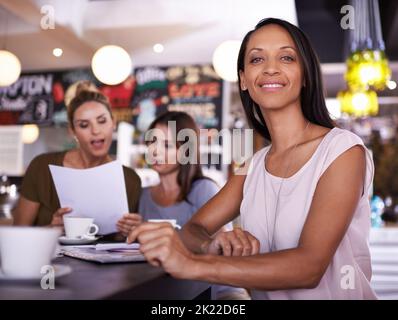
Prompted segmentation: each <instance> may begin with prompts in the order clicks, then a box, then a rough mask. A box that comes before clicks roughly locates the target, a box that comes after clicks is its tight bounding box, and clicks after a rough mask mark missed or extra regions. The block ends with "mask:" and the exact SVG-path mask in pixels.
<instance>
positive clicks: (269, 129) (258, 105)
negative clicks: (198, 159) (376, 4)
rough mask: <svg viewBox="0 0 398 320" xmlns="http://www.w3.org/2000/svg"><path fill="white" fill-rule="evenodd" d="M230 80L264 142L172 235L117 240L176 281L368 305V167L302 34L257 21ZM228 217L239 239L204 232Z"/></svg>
mask: <svg viewBox="0 0 398 320" xmlns="http://www.w3.org/2000/svg"><path fill="white" fill-rule="evenodd" d="M238 73H239V84H240V95H241V99H242V103H243V106H244V108H245V111H246V114H247V117H248V119H249V121H250V123H251V125H252V126H253V128H254V129H255V130H256V131H257V132H258V133H260V134H261V135H263V136H264V137H266V138H268V139H269V140H270V141H271V145H270V146H268V147H265V148H264V149H262V150H260V151H258V152H257V153H256V154H255V155H254V156H253V158H252V159H251V161H250V165H249V166H250V169H249V171H248V173H247V174H243V172H238V173H237V174H236V175H235V176H233V177H232V178H231V179H230V180H229V181H228V183H227V184H226V185H225V187H224V188H223V189H222V190H221V191H220V192H219V193H218V194H217V195H216V196H215V197H213V198H212V199H211V200H210V201H209V202H208V203H207V204H206V205H205V206H204V207H202V208H201V209H200V210H199V211H198V212H197V213H196V214H195V215H194V216H193V217H192V219H191V220H190V221H189V222H188V223H187V224H186V225H185V226H184V228H183V230H182V233H181V236H179V235H178V234H177V233H176V232H175V230H174V229H173V228H171V227H170V226H169V225H167V224H152V223H144V224H142V225H140V226H139V227H137V228H135V229H134V230H133V231H132V232H131V233H130V235H129V237H128V240H129V241H134V240H136V239H138V240H139V242H140V243H141V251H142V252H143V253H144V254H145V256H146V258H147V259H148V261H149V262H150V263H151V264H153V265H157V266H161V267H163V268H164V269H165V270H166V271H167V272H169V273H170V274H171V275H172V276H174V277H176V278H183V279H196V280H203V281H208V282H213V283H221V284H227V285H232V286H238V287H244V288H250V289H251V294H252V297H253V298H254V299H373V298H375V294H374V292H373V290H372V289H371V287H370V278H371V263H370V253H369V247H368V243H367V238H368V234H369V229H370V207H369V202H368V194H369V190H370V186H371V182H372V179H373V163H372V160H371V156H370V153H369V151H368V150H367V149H366V147H365V146H364V144H363V142H362V141H361V139H360V138H359V137H357V136H356V135H354V134H353V133H351V132H349V131H346V130H342V129H339V128H336V127H335V126H334V124H333V122H332V120H331V119H330V117H329V114H328V112H327V109H326V106H325V100H324V97H323V91H322V81H321V71H320V67H319V62H318V59H317V57H316V54H315V52H314V50H313V49H312V47H311V44H310V43H309V41H308V39H307V37H306V36H305V35H304V34H303V32H302V31H301V30H300V29H298V28H297V27H295V26H293V25H291V24H290V23H288V22H286V21H283V20H279V19H265V20H262V21H260V23H259V24H258V25H257V26H256V28H255V29H254V30H253V31H250V32H249V33H248V34H247V35H246V36H245V38H244V39H243V42H242V46H241V49H240V53H239V57H238ZM239 214H240V216H241V221H242V227H243V230H245V231H243V230H240V229H236V230H234V231H232V232H226V233H219V234H216V235H215V236H213V235H214V234H215V232H216V231H217V230H219V228H220V227H221V226H223V225H225V224H226V223H227V222H228V221H231V220H233V219H234V218H236V217H237V216H238V215H239ZM217 254H218V255H217ZM220 254H222V255H220Z"/></svg>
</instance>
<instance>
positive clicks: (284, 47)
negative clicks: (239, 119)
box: [279, 46, 297, 51]
mask: <svg viewBox="0 0 398 320" xmlns="http://www.w3.org/2000/svg"><path fill="white" fill-rule="evenodd" d="M279 49H292V50H294V51H297V50H296V48H294V47H292V46H283V47H280V48H279Z"/></svg>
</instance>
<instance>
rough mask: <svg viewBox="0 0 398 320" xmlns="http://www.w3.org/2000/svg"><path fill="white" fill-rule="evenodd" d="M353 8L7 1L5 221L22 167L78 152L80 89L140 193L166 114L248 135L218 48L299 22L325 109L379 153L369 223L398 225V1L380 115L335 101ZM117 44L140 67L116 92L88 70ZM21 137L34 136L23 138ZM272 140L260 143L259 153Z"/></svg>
mask: <svg viewBox="0 0 398 320" xmlns="http://www.w3.org/2000/svg"><path fill="white" fill-rule="evenodd" d="M348 3H349V1H341V0H334V1H332V0H330V1H327V0H321V1H311V0H296V1H293V0H279V1H263V0H247V1H239V0H217V1H213V0H201V1H193V0H185V1H180V0H146V1H135V0H102V1H99V0H71V1H60V0H18V1H13V0H0V39H1V42H0V45H1V46H2V49H6V50H7V51H10V52H12V53H13V54H14V55H15V56H16V57H18V60H19V61H20V63H21V67H22V70H21V74H20V76H19V78H18V80H17V81H16V82H15V83H13V84H12V85H10V86H3V87H0V137H1V139H0V150H1V151H0V154H1V155H0V174H1V175H2V176H3V177H2V187H1V189H0V196H1V197H2V198H1V202H0V209H1V210H0V217H1V218H3V219H4V218H11V216H10V208H11V207H12V205H13V204H15V201H16V198H17V194H18V192H17V190H18V187H19V185H20V183H21V180H22V177H23V173H24V170H25V169H26V166H27V165H28V164H29V162H30V161H31V160H32V159H33V158H34V157H35V156H36V155H38V154H41V153H44V152H52V151H58V150H65V149H68V148H72V147H73V146H74V140H73V139H72V137H71V136H70V135H69V133H68V129H67V125H66V122H67V121H66V111H65V103H64V101H65V99H67V98H68V88H70V86H73V84H74V83H75V82H76V81H79V80H82V79H88V80H91V81H93V82H95V83H96V84H97V85H98V86H99V87H100V89H101V90H102V91H103V92H104V93H106V95H107V96H108V97H109V98H110V100H111V103H112V107H113V113H114V115H115V118H116V119H117V121H118V124H119V125H118V129H117V130H116V131H115V133H114V142H113V145H112V148H111V153H112V154H113V155H114V156H115V157H116V158H118V159H119V160H121V161H122V162H123V163H124V164H126V165H128V166H131V167H133V168H135V169H136V170H137V172H138V173H139V175H140V176H141V179H142V181H143V184H144V186H145V185H150V184H153V183H156V180H157V177H156V174H154V172H153V171H151V170H150V169H149V168H148V167H147V166H146V164H145V161H144V153H145V145H144V144H143V138H142V133H143V132H144V131H145V129H146V128H147V126H148V124H149V123H150V121H151V120H152V119H153V118H154V117H155V115H157V114H159V113H160V112H162V111H164V110H186V111H187V112H189V113H191V114H192V115H193V116H194V117H195V119H196V120H197V122H198V123H199V125H200V126H201V128H207V129H212V128H215V129H218V130H220V129H222V128H228V129H231V130H232V129H244V128H247V127H248V126H247V122H246V120H245V117H244V113H243V109H242V106H241V102H240V100H239V93H238V87H237V83H236V81H227V80H224V79H223V78H222V77H220V75H219V74H218V73H217V72H216V70H214V68H215V66H214V65H213V54H214V52H215V49H216V48H217V47H218V46H219V45H220V44H221V43H222V42H224V41H229V40H233V41H236V40H240V39H242V37H243V35H244V34H245V33H246V32H247V31H248V30H250V29H252V28H253V27H254V26H255V24H256V23H257V22H258V21H259V20H260V19H262V18H264V17H269V16H274V17H280V18H283V19H286V20H288V21H290V22H292V23H294V24H297V25H298V26H300V27H301V28H302V29H303V30H304V31H305V32H306V33H307V34H308V35H309V37H310V39H311V41H312V42H313V44H314V46H315V49H316V51H317V53H318V54H319V58H320V61H321V65H322V74H323V79H324V86H325V93H326V98H327V106H328V108H329V111H330V112H331V114H332V115H333V117H334V118H335V119H336V121H337V123H338V124H339V125H340V126H341V127H343V128H347V129H350V130H352V131H353V132H355V133H356V134H358V135H359V136H361V137H362V139H363V140H364V141H365V143H366V144H367V146H368V147H369V148H370V149H371V150H372V152H373V156H374V160H375V165H376V172H375V181H374V186H373V190H374V192H373V195H372V197H371V201H372V226H373V227H374V229H380V230H381V229H386V228H389V227H392V228H390V230H391V229H393V228H394V227H395V226H396V225H397V222H398V160H397V159H398V130H397V125H398V88H397V86H396V81H398V41H397V34H398V19H397V17H398V1H395V0H380V1H379V6H380V21H381V29H382V37H383V40H384V43H385V50H384V52H385V55H386V57H387V58H388V67H389V69H390V70H391V75H390V77H389V81H388V85H387V86H385V87H384V88H382V89H380V90H377V101H378V111H377V113H373V114H369V115H365V114H364V115H360V116H355V115H353V114H346V113H345V112H343V111H344V110H342V105H341V100H339V99H338V95H339V92H344V90H346V89H347V83H346V80H345V77H344V75H345V72H346V59H347V57H349V55H350V43H349V36H348V30H346V29H344V28H342V25H341V19H342V17H343V16H344V13H342V12H341V9H342V7H343V6H345V5H346V4H348ZM51 19H53V20H51ZM110 44H112V45H117V46H120V47H122V48H123V49H124V50H125V51H126V52H127V53H128V55H129V56H130V58H131V61H132V68H131V69H132V71H131V73H130V75H128V77H127V79H126V80H124V81H123V82H122V83H120V84H117V85H109V84H104V83H102V82H101V81H99V80H98V79H97V78H96V77H95V76H94V74H93V71H92V69H91V60H92V57H93V55H94V53H95V52H96V51H97V50H98V49H99V48H101V47H103V46H105V45H110ZM232 51H233V50H232ZM224 60H226V61H228V57H227V56H225V57H224ZM1 72H2V71H1V70H0V73H1ZM21 132H22V133H23V134H27V136H25V137H24V139H23V140H22V138H20V137H22V134H21ZM126 136H127V138H126ZM16 137H19V138H18V139H17V138H16ZM118 137H124V138H122V139H121V138H118ZM16 139H17V140H16ZM29 140H30V141H29ZM201 143H203V146H202V147H201V152H202V156H203V157H204V158H211V157H210V155H212V154H213V156H214V155H215V156H216V157H217V156H220V154H222V150H223V148H225V147H227V146H225V145H221V144H220V141H217V139H215V138H214V136H213V135H212V134H211V133H209V134H208V136H206V137H204V138H203V139H201ZM264 143H265V142H264V141H263V140H261V138H259V137H257V136H255V137H254V147H255V150H257V149H259V148H261V147H262V146H264ZM232 167H233V164H232V165H224V164H221V165H211V164H209V165H204V169H205V172H206V174H208V175H209V176H211V177H212V178H213V179H215V180H216V181H217V182H219V184H221V185H222V184H223V183H225V181H226V179H227V178H228V175H229V174H230V172H231V171H232ZM13 192H14V193H13ZM13 195H14V196H13ZM396 235H397V234H395V236H396ZM397 238H398V236H396V238H394V239H395V240H394V241H398V240H397ZM396 281H397V283H398V280H397V279H396Z"/></svg>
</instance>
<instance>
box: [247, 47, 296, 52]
mask: <svg viewBox="0 0 398 320" xmlns="http://www.w3.org/2000/svg"><path fill="white" fill-rule="evenodd" d="M279 49H281V50H283V49H292V50H294V51H297V50H296V48H294V47H292V46H282V47H280V48H279ZM263 50H264V49H263V48H251V49H250V50H249V52H251V51H263Z"/></svg>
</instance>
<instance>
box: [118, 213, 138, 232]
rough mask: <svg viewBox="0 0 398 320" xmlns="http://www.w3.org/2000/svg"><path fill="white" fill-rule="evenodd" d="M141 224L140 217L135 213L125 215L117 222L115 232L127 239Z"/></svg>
mask: <svg viewBox="0 0 398 320" xmlns="http://www.w3.org/2000/svg"><path fill="white" fill-rule="evenodd" d="M141 223H142V216H141V215H139V214H137V213H126V214H124V215H123V217H122V218H121V219H120V220H119V221H118V222H117V224H116V227H117V230H118V231H119V232H120V233H121V234H122V235H124V236H125V237H127V236H128V235H129V233H130V232H131V231H132V230H133V229H134V228H135V227H137V226H139V225H140V224H141Z"/></svg>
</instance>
